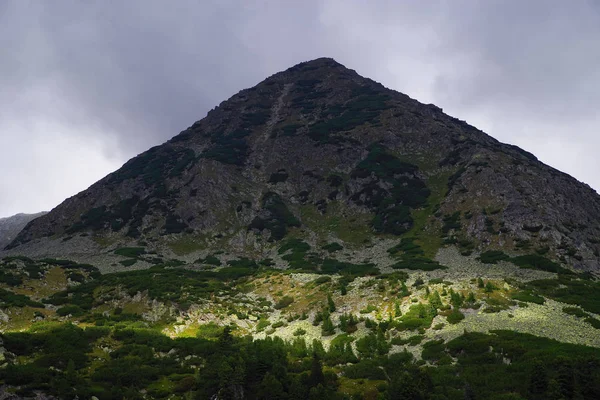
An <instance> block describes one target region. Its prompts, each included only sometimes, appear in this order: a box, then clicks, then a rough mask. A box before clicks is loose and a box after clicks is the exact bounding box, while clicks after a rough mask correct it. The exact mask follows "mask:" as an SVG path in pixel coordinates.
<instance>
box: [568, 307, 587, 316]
mask: <svg viewBox="0 0 600 400" xmlns="http://www.w3.org/2000/svg"><path fill="white" fill-rule="evenodd" d="M563 312H565V313H567V314H570V315H575V316H576V317H580V318H583V317H587V316H588V315H589V314H588V313H586V312H585V311H583V310H582V309H581V308H579V307H563Z"/></svg>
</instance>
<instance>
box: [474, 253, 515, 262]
mask: <svg viewBox="0 0 600 400" xmlns="http://www.w3.org/2000/svg"><path fill="white" fill-rule="evenodd" d="M509 258H510V257H509V256H508V255H507V254H505V253H504V252H503V251H500V250H488V251H484V252H483V253H481V255H480V256H479V260H480V261H481V262H482V263H485V264H497V263H498V261H503V260H508V259H509Z"/></svg>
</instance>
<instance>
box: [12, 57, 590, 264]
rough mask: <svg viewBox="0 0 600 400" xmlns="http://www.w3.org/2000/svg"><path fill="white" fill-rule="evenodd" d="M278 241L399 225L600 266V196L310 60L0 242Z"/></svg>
mask: <svg viewBox="0 0 600 400" xmlns="http://www.w3.org/2000/svg"><path fill="white" fill-rule="evenodd" d="M286 237H290V238H302V239H303V240H306V241H307V242H309V243H310V244H311V245H313V246H321V245H327V244H328V243H337V244H339V245H340V246H343V247H345V248H348V249H353V251H357V252H358V253H356V254H362V253H360V251H363V250H365V249H369V248H372V247H373V246H374V245H376V243H378V241H380V240H388V239H389V240H395V239H397V238H399V237H404V238H409V239H410V240H411V241H413V242H414V243H415V244H416V245H417V246H420V248H421V249H422V253H423V255H424V256H425V257H429V258H433V257H434V256H435V254H436V253H437V251H438V250H439V249H440V248H441V247H443V246H447V245H455V246H457V247H458V248H459V250H460V251H461V253H463V255H469V254H471V253H473V252H475V253H482V252H486V251H492V250H493V251H498V252H499V253H501V254H502V257H501V258H503V257H504V258H505V257H509V256H519V255H521V256H523V255H532V254H533V255H538V256H543V258H544V259H545V260H553V261H552V262H555V263H560V264H562V265H563V266H566V267H568V268H574V269H577V270H585V271H592V272H598V271H600V253H599V252H600V197H599V196H598V194H597V193H596V192H595V191H594V190H593V189H591V188H590V187H588V186H587V185H585V184H582V183H580V182H578V181H577V180H575V179H574V178H572V177H570V176H568V175H566V174H563V173H561V172H559V171H557V170H555V169H553V168H551V167H549V166H546V165H544V164H543V163H541V162H539V161H538V160H537V159H536V157H535V156H533V155H532V154H530V153H528V152H526V151H524V150H522V149H520V148H518V147H516V146H512V145H508V144H503V143H500V142H498V141H497V140H495V139H493V138H492V137H490V136H488V135H486V134H485V133H483V132H481V131H479V130H478V129H476V128H474V127H472V126H470V125H469V124H467V123H465V122H464V121H461V120H458V119H456V118H453V117H451V116H448V115H446V114H444V113H443V111H442V110H441V109H440V108H438V107H436V106H434V105H431V104H429V105H426V104H422V103H419V102H418V101H416V100H413V99H411V98H409V97H408V96H406V95H404V94H401V93H398V92H395V91H392V90H389V89H386V88H385V87H383V86H382V85H380V84H379V83H376V82H374V81H372V80H370V79H367V78H363V77H361V76H359V75H358V74H357V73H356V72H354V71H352V70H350V69H347V68H345V67H344V66H342V65H340V64H339V63H337V62H336V61H334V60H332V59H328V58H322V59H317V60H314V61H310V62H305V63H301V64H298V65H296V66H294V67H292V68H290V69H288V70H286V71H283V72H280V73H277V74H275V75H273V76H271V77H269V78H267V79H266V80H264V81H263V82H261V83H259V84H258V85H256V86H255V87H253V88H250V89H246V90H242V91H241V92H239V93H238V94H236V95H234V96H233V97H231V98H230V99H229V100H227V101H224V102H222V103H221V104H220V105H219V106H218V107H216V108H215V109H213V110H211V111H210V112H209V113H208V115H207V116H206V117H205V118H204V119H202V120H200V121H198V122H196V123H194V124H193V125H192V126H191V127H189V128H188V129H186V130H184V131H183V132H181V133H180V134H179V135H177V136H175V137H174V138H172V139H171V140H169V141H168V142H167V143H165V144H163V145H160V146H157V147H153V148H151V149H150V150H148V151H146V152H144V153H142V154H140V155H138V156H137V157H135V158H133V159H131V160H130V161H128V162H127V163H126V164H125V165H124V166H123V167H122V168H120V169H119V170H117V171H116V172H114V173H112V174H110V175H108V176H107V177H105V178H104V179H102V180H100V181H99V182H97V183H96V184H94V185H93V186H91V187H90V188H89V189H88V190H86V191H84V192H81V193H79V194H78V195H76V196H74V197H72V198H69V199H67V200H66V201H65V202H63V203H62V204H61V205H60V206H58V207H57V208H55V209H54V210H52V211H51V212H50V213H48V214H46V215H44V216H43V217H40V218H38V219H36V220H35V221H33V222H31V223H30V224H29V225H27V227H26V228H25V229H24V230H23V231H22V232H21V233H20V234H19V235H18V237H17V238H16V239H15V240H14V241H13V242H12V243H11V244H10V245H8V246H7V247H6V249H7V250H10V251H9V253H11V254H29V255H31V254H33V255H41V254H45V255H53V254H54V255H60V254H63V255H64V254H79V255H84V254H86V252H88V253H99V252H100V253H101V252H103V251H104V252H107V253H110V252H111V250H113V249H115V248H117V247H119V246H126V245H132V244H135V243H138V244H139V243H143V244H144V245H145V246H148V247H149V248H152V249H154V251H157V252H158V253H161V254H163V253H164V254H168V255H170V256H176V255H181V254H192V255H194V256H195V255H206V254H211V253H214V252H217V251H218V252H224V253H225V254H230V255H231V256H232V257H233V256H236V257H239V256H246V257H250V258H263V257H270V256H272V255H273V251H274V249H276V248H277V243H278V242H279V241H281V240H282V239H284V238H286ZM499 253H498V254H499ZM549 262H550V261H549ZM552 265H558V264H552Z"/></svg>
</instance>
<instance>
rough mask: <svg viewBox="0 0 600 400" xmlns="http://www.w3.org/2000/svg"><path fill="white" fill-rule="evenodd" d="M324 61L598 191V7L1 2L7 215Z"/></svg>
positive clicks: (55, 200)
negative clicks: (234, 98) (293, 69)
mask: <svg viewBox="0 0 600 400" xmlns="http://www.w3.org/2000/svg"><path fill="white" fill-rule="evenodd" d="M323 56H327V57H333V58H335V59H336V60H337V61H339V62H341V63H342V64H344V65H346V66H347V67H348V68H352V69H355V70H356V71H357V72H358V73H360V74H361V75H363V76H368V77H370V78H372V79H374V80H376V81H379V82H381V83H383V84H384V85H385V86H387V87H389V88H392V89H395V90H398V91H401V92H404V93H406V94H408V95H409V96H411V97H413V98H416V99H417V100H420V101H422V102H424V103H434V104H436V105H438V106H440V107H442V108H443V109H444V111H445V112H446V113H448V114H450V115H453V116H455V117H458V118H460V119H465V120H467V122H469V123H471V124H472V125H475V126H477V127H478V128H480V129H482V130H484V131H485V132H487V133H489V134H490V135H492V136H494V137H495V138H497V139H498V140H500V141H503V142H508V143H513V144H516V145H518V146H521V147H522V148H524V149H526V150H528V151H530V152H532V153H534V154H536V155H537V156H538V158H540V159H541V160H542V161H544V162H545V163H547V164H550V165H552V166H553V167H555V168H558V169H559V170H562V171H564V172H567V173H569V174H571V175H574V176H575V177H576V178H578V179H579V180H582V181H584V182H586V183H588V184H589V185H590V186H592V187H594V188H595V189H597V190H600V176H599V175H598V171H599V170H600V157H598V153H599V151H600V135H599V134H598V133H599V130H600V1H597V0H588V1H584V0H572V1H564V0H527V1H523V0H515V1H511V0H498V1H496V0H480V1H476V0H470V1H467V0H464V1H461V0H446V1H433V0H432V1H418V2H417V1H408V0H407V1H383V0H381V1H376V0H369V1H366V0H364V1H358V0H355V1H351V0H320V1H317V0H313V1H311V0H301V1H300V0H298V1H292V0H277V1H275V0H273V1H266V0H265V1H259V0H255V1H251V0H246V1H242V0H239V1H233V0H231V1H228V0H196V1H191V0H190V1H186V0H173V1H167V0H163V1H158V0H140V1H134V0H127V1H122V0H98V1H95V0H78V1H67V0H56V1H48V0H38V1H33V0H31V1H30V0H0V171H1V173H0V217H2V216H8V215H12V214H15V213H18V212H37V211H40V210H49V209H51V208H53V207H55V206H56V205H58V204H59V203H60V202H62V201H63V200H64V199H65V198H66V197H69V196H72V195H74V194H76V193H77V192H79V191H81V190H84V189H86V188H87V187H88V186H90V185H91V184H92V183H94V182H95V181H96V180H98V179H100V178H102V177H103V176H105V175H106V174H107V173H109V172H111V171H113V170H115V169H117V168H119V167H120V166H121V165H122V164H123V163H124V162H125V161H127V160H128V159H129V158H131V157H133V156H135V155H136V154H138V153H140V152H142V151H144V150H146V149H147V148H149V147H151V146H153V145H156V144H159V143H162V142H164V141H165V140H167V139H169V138H170V137H172V136H174V135H175V134H177V133H179V132H180V131H181V130H183V129H185V128H186V127H188V126H189V125H191V124H192V123H193V122H194V121H196V120H198V119H201V118H203V117H204V116H205V115H206V112H207V111H208V110H210V109H211V108H213V107H214V106H215V105H217V104H219V103H220V102H221V101H222V100H225V99H226V98H228V97H229V96H231V95H233V94H234V93H236V92H238V91H239V90H241V89H243V88H246V87H250V86H253V85H255V84H256V83H258V82H259V81H261V80H263V79H264V78H265V77H267V76H268V75H271V74H273V73H275V72H277V71H280V70H283V69H286V68H288V67H290V66H292V65H294V64H296V63H298V62H300V61H306V60H310V59H314V58H317V57H323Z"/></svg>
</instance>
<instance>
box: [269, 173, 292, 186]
mask: <svg viewBox="0 0 600 400" xmlns="http://www.w3.org/2000/svg"><path fill="white" fill-rule="evenodd" d="M288 177H289V174H288V173H287V172H286V171H285V170H279V171H277V172H274V173H272V174H271V176H270V177H269V183H279V182H285V181H286V180H287V178H288Z"/></svg>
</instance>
